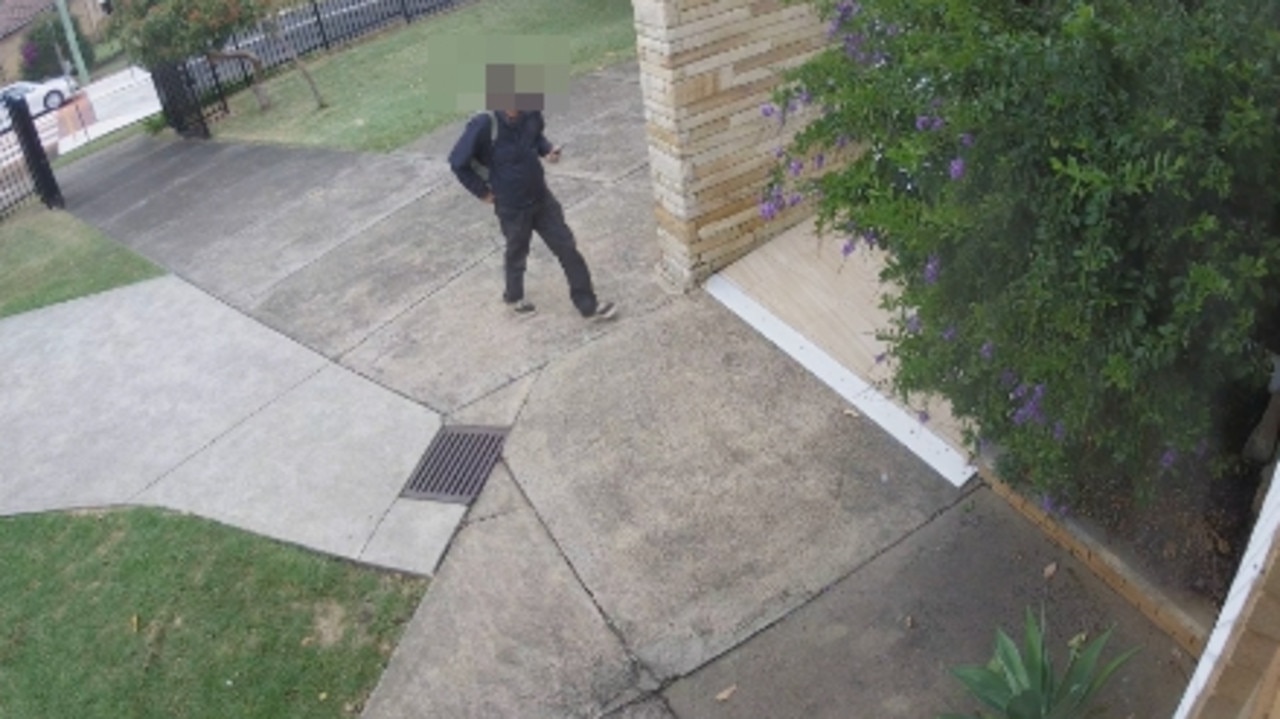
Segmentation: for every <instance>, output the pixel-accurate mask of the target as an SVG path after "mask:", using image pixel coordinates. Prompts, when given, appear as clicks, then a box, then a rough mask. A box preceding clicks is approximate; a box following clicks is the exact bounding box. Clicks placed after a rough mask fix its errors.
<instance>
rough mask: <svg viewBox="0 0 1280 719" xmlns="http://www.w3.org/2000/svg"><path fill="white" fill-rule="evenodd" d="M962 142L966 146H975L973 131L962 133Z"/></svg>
mask: <svg viewBox="0 0 1280 719" xmlns="http://www.w3.org/2000/svg"><path fill="white" fill-rule="evenodd" d="M960 144H961V145H963V146H965V147H973V133H971V132H966V133H963V134H961V135H960Z"/></svg>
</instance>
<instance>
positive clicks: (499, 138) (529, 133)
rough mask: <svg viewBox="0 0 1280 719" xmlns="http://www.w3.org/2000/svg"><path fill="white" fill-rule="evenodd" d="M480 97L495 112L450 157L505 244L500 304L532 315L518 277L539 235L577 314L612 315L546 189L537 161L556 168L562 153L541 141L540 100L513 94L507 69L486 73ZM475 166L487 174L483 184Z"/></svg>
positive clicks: (478, 119) (478, 120) (479, 118)
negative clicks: (483, 93)
mask: <svg viewBox="0 0 1280 719" xmlns="http://www.w3.org/2000/svg"><path fill="white" fill-rule="evenodd" d="M486 93H487V97H488V105H489V108H490V109H491V110H493V112H492V113H485V114H479V115H476V116H475V117H473V118H471V121H470V122H468V123H467V127H466V130H465V131H464V132H463V134H462V137H461V138H460V139H459V140H458V142H457V144H456V145H454V147H453V151H452V152H451V153H450V154H449V165H450V167H452V168H453V173H454V174H455V175H456V176H457V177H458V180H459V181H460V182H461V183H462V184H463V186H464V187H466V188H467V190H468V191H470V192H471V194H473V195H475V196H476V197H477V198H479V199H481V200H483V201H484V202H488V203H490V204H492V205H493V206H494V213H495V214H496V215H497V216H498V224H499V225H500V226H501V228H502V234H503V236H504V237H506V240H507V247H506V253H505V256H504V263H503V265H504V270H505V272H506V290H505V291H504V292H503V295H502V299H503V301H505V302H506V303H507V304H508V305H509V306H510V307H511V308H512V310H513V311H515V312H516V313H518V314H531V313H533V312H534V306H533V303H531V302H529V301H528V300H526V299H525V297H524V272H525V266H526V261H527V259H528V257H529V242H530V240H531V239H532V237H533V233H534V232H537V233H538V236H539V237H541V238H542V241H543V242H545V243H546V244H547V248H548V249H550V250H551V252H552V254H554V255H555V256H556V259H557V260H559V261H560V267H561V268H562V269H563V270H564V274H565V277H566V278H567V279H568V281H569V298H570V299H571V300H572V301H573V305H574V307H576V308H577V309H578V312H579V313H581V314H582V316H583V317H587V318H596V319H609V318H611V317H613V314H614V306H613V303H612V302H600V301H598V299H597V298H596V294H595V290H594V289H593V288H592V285H591V272H590V270H588V269H587V263H586V260H584V259H583V258H582V254H581V253H580V252H578V248H577V244H576V242H575V241H574V237H573V231H572V230H570V229H569V226H568V225H567V224H566V223H565V220H564V209H563V208H562V207H561V206H560V203H559V201H557V200H556V198H555V196H554V195H553V194H551V190H550V188H548V187H547V182H546V176H545V175H544V173H543V168H542V158H545V159H546V161H547V162H551V163H555V162H558V161H559V160H560V148H559V147H553V146H552V144H551V143H550V142H548V141H547V138H546V137H545V136H544V135H543V130H544V129H545V127H546V123H545V121H544V120H543V118H542V105H543V102H544V100H543V97H542V95H541V94H540V93H528V94H523V93H517V92H516V88H515V67H514V66H511V65H490V66H489V67H488V68H487V70H486ZM495 123H496V128H495V127H494V124H495ZM473 161H474V162H475V163H479V164H480V165H481V166H483V167H484V168H487V169H488V178H487V179H486V178H485V177H483V176H482V175H481V173H480V172H478V171H477V170H476V167H475V166H474V164H473Z"/></svg>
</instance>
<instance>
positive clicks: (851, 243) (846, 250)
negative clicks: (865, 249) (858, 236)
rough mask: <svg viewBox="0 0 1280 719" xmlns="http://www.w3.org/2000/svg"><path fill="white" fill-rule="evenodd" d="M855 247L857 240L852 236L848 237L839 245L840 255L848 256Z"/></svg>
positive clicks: (856, 247)
mask: <svg viewBox="0 0 1280 719" xmlns="http://www.w3.org/2000/svg"><path fill="white" fill-rule="evenodd" d="M856 249H858V241H857V240H855V239H853V238H849V239H847V240H845V241H844V244H843V245H841V246H840V255H841V256H843V257H848V256H849V255H852V254H853V251H854V250H856Z"/></svg>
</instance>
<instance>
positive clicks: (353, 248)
mask: <svg viewBox="0 0 1280 719" xmlns="http://www.w3.org/2000/svg"><path fill="white" fill-rule="evenodd" d="M438 223H439V220H438V219H437V217H436V215H434V214H433V208H432V207H431V203H428V202H425V201H423V200H419V201H417V202H413V203H411V204H409V205H407V206H405V207H403V208H401V209H400V210H399V211H397V212H396V213H395V214H393V215H391V216H390V217H387V218H386V219H384V220H383V221H382V222H379V223H378V224H376V225H375V226H373V227H370V228H369V229H367V230H366V231H364V232H362V233H360V234H359V235H358V236H356V237H354V238H352V239H351V240H349V241H348V242H346V243H344V244H342V245H341V246H340V247H337V248H336V249H334V250H333V251H332V252H329V253H328V254H326V255H325V256H324V257H322V258H320V259H318V260H317V261H315V262H313V263H312V264H310V265H308V266H307V267H305V268H304V269H302V270H299V271H298V272H296V273H294V274H292V275H290V276H289V277H288V278H287V279H285V280H283V281H282V282H280V283H279V284H278V285H276V286H274V287H272V288H271V291H270V294H268V295H267V296H266V297H265V298H264V299H263V300H262V301H261V302H259V303H258V304H257V305H256V306H255V307H254V308H253V309H252V313H253V314H254V316H255V317H257V318H258V319H260V320H262V321H263V322H266V323H267V324H269V325H271V326H273V327H276V328H277V329H280V330H281V331H282V332H285V333H286V334H288V335H290V336H292V337H296V338H298V340H299V341H301V342H304V343H305V344H307V345H308V346H311V347H313V348H315V349H317V350H318V351H320V352H323V353H325V354H327V355H329V356H330V357H339V356H341V355H343V354H344V353H346V352H347V351H349V350H351V349H352V348H353V347H355V346H356V345H358V344H359V343H361V342H362V341H364V340H365V338H366V337H368V336H369V335H370V334H371V333H373V332H375V331H376V330H377V329H378V328H379V327H382V326H383V325H385V324H387V323H388V322H390V321H392V320H393V319H395V318H396V317H397V316H398V315H400V314H401V313H403V312H404V311H405V310H408V309H409V308H410V307H413V306H414V305H415V304H416V303H418V302H420V301H421V300H422V299H423V298H424V297H427V296H429V295H431V294H432V293H434V292H437V291H439V290H440V289H441V288H442V287H445V286H446V285H447V284H448V283H450V282H451V281H453V280H454V279H456V278H457V277H458V276H459V275H460V274H462V273H464V272H465V271H466V270H467V269H468V268H470V267H473V266H475V265H476V264H477V263H479V262H481V261H482V260H484V259H485V258H486V257H489V256H491V255H493V254H494V253H496V252H497V250H496V249H495V248H494V247H493V244H492V243H491V242H490V241H489V239H488V237H486V236H485V234H483V232H482V231H480V230H457V231H447V230H446V229H444V227H443V226H442V224H438ZM450 309H451V311H453V312H461V313H463V314H465V313H466V308H464V307H454V308H450ZM432 359H434V357H433V358H432Z"/></svg>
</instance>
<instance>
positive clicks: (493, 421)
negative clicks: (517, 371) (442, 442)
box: [447, 372, 538, 427]
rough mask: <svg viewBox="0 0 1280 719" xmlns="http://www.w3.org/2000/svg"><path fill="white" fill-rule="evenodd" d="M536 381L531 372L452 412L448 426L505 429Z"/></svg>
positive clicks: (534, 373)
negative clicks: (490, 426) (480, 426)
mask: <svg viewBox="0 0 1280 719" xmlns="http://www.w3.org/2000/svg"><path fill="white" fill-rule="evenodd" d="M537 381H538V373H537V372H531V373H529V374H527V375H525V376H523V377H521V378H519V379H516V380H513V381H512V382H511V383H510V384H508V385H506V386H504V387H501V388H499V389H497V390H495V391H494V392H492V393H491V394H488V395H485V396H484V397H481V398H480V399H478V400H476V401H474V402H472V403H470V404H468V405H467V406H465V407H462V408H460V409H458V410H457V411H456V412H452V413H450V414H449V416H448V418H447V419H448V422H449V424H480V425H493V426H498V427H507V426H510V425H512V424H514V423H515V421H516V418H517V417H518V416H519V414H520V410H521V408H523V407H524V403H525V400H527V399H528V398H529V392H530V390H532V389H533V385H534V383H535V382H537Z"/></svg>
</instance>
